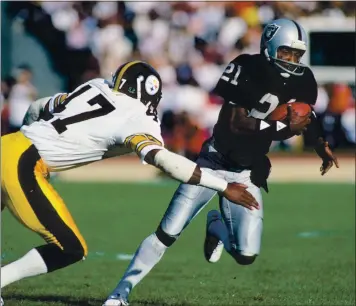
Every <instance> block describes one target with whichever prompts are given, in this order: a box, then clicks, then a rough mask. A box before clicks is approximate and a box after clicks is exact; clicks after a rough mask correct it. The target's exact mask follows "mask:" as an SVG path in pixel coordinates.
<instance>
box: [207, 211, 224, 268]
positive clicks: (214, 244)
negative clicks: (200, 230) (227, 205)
mask: <svg viewBox="0 0 356 306" xmlns="http://www.w3.org/2000/svg"><path fill="white" fill-rule="evenodd" d="M218 220H220V222H222V219H221V215H220V212H218V211H217V210H211V211H209V212H208V215H207V220H206V234H205V241H204V256H205V259H206V260H207V261H208V262H210V263H215V262H217V261H218V260H219V259H220V257H221V255H222V252H223V250H224V244H223V242H222V241H221V240H220V239H219V238H217V237H215V236H213V235H211V234H210V233H209V231H208V229H209V227H210V225H211V224H212V223H213V222H215V221H218Z"/></svg>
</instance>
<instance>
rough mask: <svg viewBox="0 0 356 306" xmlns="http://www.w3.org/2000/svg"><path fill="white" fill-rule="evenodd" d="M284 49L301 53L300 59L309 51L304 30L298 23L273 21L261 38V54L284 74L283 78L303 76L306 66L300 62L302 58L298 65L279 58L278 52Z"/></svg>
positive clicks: (288, 20)
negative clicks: (291, 75)
mask: <svg viewBox="0 0 356 306" xmlns="http://www.w3.org/2000/svg"><path fill="white" fill-rule="evenodd" d="M283 47H284V48H289V49H292V50H297V51H299V52H300V54H301V56H300V57H302V56H303V54H304V52H305V51H306V49H307V34H306V33H305V31H304V29H303V28H302V27H301V26H300V25H299V24H298V23H297V22H295V21H293V20H290V19H284V18H283V19H276V20H273V21H271V22H270V23H269V24H267V25H266V26H265V28H264V30H263V33H262V37H261V53H262V54H264V55H265V56H266V57H267V59H268V60H269V61H271V62H272V63H273V64H275V65H276V66H277V67H278V68H279V69H281V70H282V72H284V73H282V75H283V76H285V77H289V75H290V74H293V75H303V73H304V69H305V67H306V66H305V65H304V64H302V63H300V62H299V60H300V58H299V59H298V62H297V63H295V62H291V61H287V60H283V59H280V58H278V50H280V48H283Z"/></svg>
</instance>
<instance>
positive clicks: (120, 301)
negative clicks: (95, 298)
mask: <svg viewBox="0 0 356 306" xmlns="http://www.w3.org/2000/svg"><path fill="white" fill-rule="evenodd" d="M127 305H130V304H129V301H128V300H127V298H124V297H121V296H120V295H110V296H109V297H108V299H107V300H106V301H105V303H104V304H103V306H127Z"/></svg>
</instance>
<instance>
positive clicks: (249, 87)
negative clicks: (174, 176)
mask: <svg viewBox="0 0 356 306" xmlns="http://www.w3.org/2000/svg"><path fill="white" fill-rule="evenodd" d="M306 49H307V37H306V33H305V31H304V29H303V28H302V27H301V26H300V25H299V24H298V23H296V22H295V21H292V20H288V19H278V20H275V21H273V22H271V23H270V24H268V25H267V26H266V27H265V29H264V31H263V34H262V38H261V52H260V54H254V55H248V54H243V55H240V56H238V57H237V58H235V59H234V60H232V61H231V62H230V63H229V65H228V66H227V68H226V69H225V71H224V73H223V75H222V76H221V78H220V80H219V82H218V84H217V86H216V88H215V93H216V94H218V95H220V96H221V97H222V98H223V99H224V101H225V102H224V104H223V106H222V109H221V111H220V115H219V119H218V122H217V123H216V125H215V127H214V132H213V136H212V138H211V139H209V140H207V141H206V142H205V144H204V145H203V148H202V150H201V153H200V155H199V158H198V160H197V164H198V165H199V166H200V167H202V168H204V169H206V170H207V171H211V172H212V173H215V175H218V176H220V177H222V178H225V179H226V180H227V181H229V182H238V183H242V184H245V185H246V187H247V190H248V191H249V192H250V193H251V194H252V195H253V196H254V197H255V199H256V200H257V201H258V203H259V207H260V209H258V210H257V209H256V210H248V209H246V208H244V207H242V206H237V205H233V204H232V203H231V202H229V201H228V200H227V199H226V198H224V197H222V196H219V200H220V212H218V211H216V210H212V211H210V212H209V213H208V216H207V224H206V238H205V243H204V255H205V258H206V260H207V261H208V262H211V263H213V262H217V261H218V260H219V258H220V256H221V254H222V251H223V249H224V248H225V250H226V251H227V252H228V253H229V254H230V255H231V256H232V257H233V258H234V259H235V260H236V262H237V263H239V264H241V265H249V264H252V263H253V262H254V261H255V259H256V257H257V255H258V254H259V252H260V245H261V234H262V219H263V203H262V195H261V191H260V188H261V187H262V188H264V189H265V190H266V191H268V188H267V178H268V176H269V173H270V162H269V159H268V157H267V156H266V154H267V153H268V151H269V147H270V145H271V142H272V140H281V139H286V138H288V137H290V136H291V135H293V134H300V133H301V132H305V133H309V134H310V135H308V136H310V137H313V138H314V139H315V150H316V152H317V154H318V155H319V156H320V157H321V159H322V166H321V169H320V170H321V174H322V175H324V174H325V173H326V172H327V171H328V170H329V169H330V168H331V167H332V166H333V164H334V163H335V165H336V166H337V167H338V163H337V160H336V158H335V157H334V156H333V154H332V152H331V150H330V148H329V146H328V144H327V143H326V142H324V140H323V138H322V134H321V130H320V129H319V127H318V124H317V121H316V117H315V113H313V114H312V115H311V117H310V118H308V117H306V118H301V117H298V116H297V114H296V113H295V112H293V111H291V110H290V108H289V116H288V117H287V119H286V120H285V121H282V123H283V124H284V125H285V128H282V129H281V128H278V126H277V125H278V123H277V121H271V120H268V119H266V118H267V117H268V115H269V114H271V113H272V111H273V110H274V109H275V108H276V107H277V106H278V105H281V104H285V103H288V102H293V101H300V102H305V103H308V104H310V105H314V103H315V101H316V98H317V84H316V81H315V78H314V76H313V73H312V71H311V70H310V69H309V68H308V67H306V66H305V65H303V64H302V63H301V62H300V60H301V58H302V56H303V54H304V53H305V51H306ZM284 125H283V126H284ZM261 127H264V128H262V129H261ZM215 195H216V191H214V190H211V189H208V188H205V187H200V186H193V185H187V184H181V185H180V186H179V187H178V189H177V191H176V192H175V194H174V196H173V198H172V200H171V202H170V204H169V207H168V209H167V211H166V213H165V215H164V217H163V219H162V221H161V223H160V225H159V226H158V228H157V230H156V231H155V232H154V233H153V234H151V235H150V236H148V237H147V238H146V239H145V240H144V241H143V242H142V244H141V245H140V247H139V248H138V250H137V252H136V254H135V256H134V258H133V260H132V261H131V264H130V265H129V267H128V269H127V271H126V272H125V274H124V276H123V278H122V279H121V281H120V282H119V284H118V286H117V287H116V289H115V290H114V291H113V292H112V294H111V295H110V296H109V297H108V299H107V301H106V302H105V303H104V306H109V305H110V306H113V305H115V306H117V305H128V296H129V293H130V292H131V290H132V288H133V287H134V286H135V285H137V284H138V283H139V282H140V281H141V280H142V279H143V277H144V276H145V275H146V274H147V273H148V272H149V271H150V270H151V269H152V268H153V267H154V266H155V265H156V264H157V263H158V262H159V261H160V259H161V258H162V256H163V254H164V253H165V251H166V249H167V248H169V247H170V246H171V245H172V244H173V243H174V242H175V241H176V239H177V238H178V237H179V235H180V234H181V232H182V231H183V229H184V228H185V227H186V226H187V225H188V224H189V223H190V222H191V220H192V219H193V218H194V217H195V216H196V215H197V214H198V213H199V212H200V210H201V209H203V208H204V207H205V205H206V204H207V203H208V202H209V201H210V200H211V199H212V198H213V197H214V196H215Z"/></svg>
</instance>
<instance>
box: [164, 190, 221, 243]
mask: <svg viewBox="0 0 356 306" xmlns="http://www.w3.org/2000/svg"><path fill="white" fill-rule="evenodd" d="M215 194H216V191H214V190H212V189H209V188H206V187H202V186H196V185H190V184H180V185H179V187H178V189H177V190H176V192H175V193H174V195H173V198H172V200H171V202H170V203H169V206H168V208H167V210H166V213H165V215H164V217H163V219H162V221H161V224H160V226H161V228H162V230H163V231H164V232H165V233H166V234H168V235H171V236H175V235H179V234H180V233H181V231H182V230H183V229H184V228H185V227H186V226H187V225H188V224H189V222H190V221H191V220H192V219H193V218H194V217H195V216H196V215H197V214H198V213H199V212H200V211H201V210H202V209H203V208H204V206H205V205H206V204H208V202H209V201H210V200H211V199H212V198H213V197H214V195H215Z"/></svg>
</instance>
